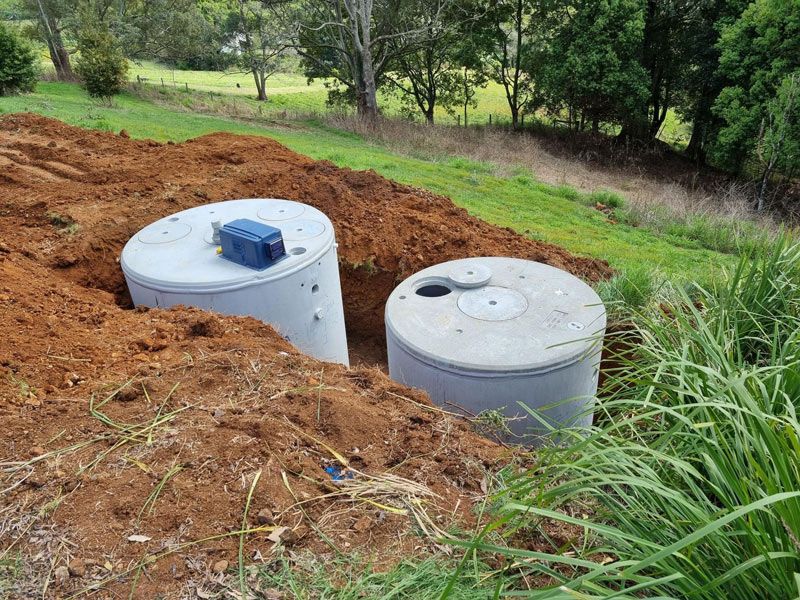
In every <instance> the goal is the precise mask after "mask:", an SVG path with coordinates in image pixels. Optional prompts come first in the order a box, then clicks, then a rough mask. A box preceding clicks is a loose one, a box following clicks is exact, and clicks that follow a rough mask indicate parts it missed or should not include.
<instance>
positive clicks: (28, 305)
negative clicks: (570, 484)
mask: <svg viewBox="0 0 800 600" xmlns="http://www.w3.org/2000/svg"><path fill="white" fill-rule="evenodd" d="M241 197H281V198H289V199H292V200H299V201H302V202H306V203H308V204H312V205H314V206H316V207H317V208H319V209H321V210H322V211H323V212H325V213H326V214H327V215H328V216H329V217H330V218H331V219H332V221H333V223H334V226H335V228H336V236H337V241H338V242H339V256H340V259H341V275H342V284H343V293H344V297H345V313H346V319H347V322H348V334H349V336H350V338H351V340H352V341H353V342H355V343H354V346H353V355H354V358H356V359H359V358H360V359H361V360H360V361H359V360H357V361H356V362H358V363H359V366H356V367H353V368H351V369H346V368H343V367H340V366H337V365H331V364H325V363H320V362H318V361H315V360H313V359H311V358H308V357H306V356H303V355H302V354H299V353H298V352H296V351H295V350H294V349H293V348H292V347H291V346H290V345H289V344H288V343H287V342H285V341H284V340H282V339H281V338H280V337H279V336H278V335H277V334H275V332H274V331H273V330H272V329H271V328H270V327H269V326H267V325H264V324H262V323H259V322H257V321H255V320H253V319H249V318H235V317H220V316H216V315H213V314H210V313H204V312H202V311H197V310H193V309H173V310H166V311H165V310H150V311H139V310H129V308H130V306H129V305H130V302H129V299H128V297H127V294H126V291H125V287H124V280H123V277H122V273H121V271H120V269H119V265H118V262H117V260H118V256H119V254H120V251H121V249H122V246H123V245H124V243H125V242H126V241H127V240H128V238H129V237H131V235H133V234H134V233H135V232H136V231H137V230H138V229H140V228H141V227H143V226H145V225H147V224H148V223H150V222H151V221H153V220H156V219H158V218H160V217H163V216H165V215H168V214H170V213H173V212H176V211H179V210H183V209H186V208H189V207H192V206H196V205H198V204H203V203H208V202H215V201H219V200H225V199H232V198H241ZM480 255H484V256H486V255H489V256H492V255H495V256H496V255H501V256H502V255H507V256H517V257H522V258H528V259H532V260H537V261H540V262H545V263H548V264H551V265H554V266H557V267H561V268H564V269H566V270H568V271H571V272H573V273H575V274H576V275H579V276H581V277H583V278H585V279H587V280H597V279H599V278H602V277H605V276H607V275H608V274H609V273H610V269H609V267H608V265H606V264H605V263H603V262H600V261H595V260H591V259H585V258H577V257H574V256H572V255H570V254H569V253H567V252H566V251H564V250H562V249H560V248H558V247H555V246H552V245H548V244H543V243H539V242H535V241H531V240H528V239H526V238H523V237H521V236H519V235H517V234H515V233H514V232H512V231H510V230H507V229H500V228H497V227H494V226H491V225H488V224H486V223H484V222H482V221H480V220H478V219H475V218H473V217H470V216H469V215H468V214H467V213H466V212H465V211H464V210H463V209H460V208H457V207H456V206H454V205H453V204H452V202H451V201H450V200H449V199H447V198H444V197H441V196H436V195H434V194H431V193H429V192H426V191H424V190H419V189H415V188H411V187H408V186H403V185H400V184H397V183H394V182H392V181H388V180H386V179H383V178H382V177H380V176H378V175H377V174H375V173H373V172H370V171H367V172H358V171H350V170H347V169H339V168H337V167H335V166H334V165H332V164H330V163H328V162H315V161H312V160H310V159H308V158H306V157H303V156H300V155H298V154H295V153H293V152H290V151H289V150H287V149H286V148H284V147H283V146H281V145H279V144H277V143H276V142H274V141H271V140H268V139H264V138H259V137H243V136H234V135H228V134H215V135H209V136H205V137H202V138H199V139H196V140H191V141H188V142H186V143H183V144H158V143H155V142H149V141H133V140H130V139H127V137H123V136H115V135H112V134H107V133H99V132H91V131H84V130H81V129H77V128H73V127H69V126H67V125H64V124H62V123H60V122H58V121H53V120H49V119H45V118H42V117H37V116H32V115H10V116H5V117H3V118H1V119H0V319H1V321H0V322H1V323H2V327H3V337H2V341H1V342H0V419H1V421H0V422H1V423H2V427H3V433H2V441H1V442H0V448H2V450H0V461H2V462H0V476H1V477H2V479H0V494H1V495H0V559H8V558H9V557H12V558H13V557H15V556H20V557H22V559H23V560H21V561H19V562H17V563H14V564H15V565H16V566H15V567H14V569H13V577H12V576H11V575H8V573H6V574H5V575H4V574H3V573H0V580H2V579H3V576H7V577H10V578H11V579H9V580H12V579H13V581H14V582H15V583H14V584H13V585H14V587H13V589H12V590H11V591H10V592H9V593H10V595H11V597H29V596H31V595H35V596H36V597H41V596H43V595H44V596H52V597H69V596H70V595H73V594H76V593H79V592H81V591H82V590H85V589H86V588H87V587H89V586H92V585H100V586H101V587H102V588H103V590H104V591H103V592H101V593H100V597H106V596H104V595H103V594H114V595H115V597H117V596H128V595H132V597H136V598H155V597H165V598H168V597H176V598H177V597H184V596H190V595H192V594H198V595H199V596H200V597H209V596H208V594H209V593H211V592H213V591H214V590H217V591H219V590H220V589H223V590H224V589H225V587H226V586H229V587H230V586H233V587H236V586H237V585H238V584H236V583H231V582H235V576H233V577H232V576H231V572H232V571H235V567H236V561H237V550H238V544H239V536H238V535H235V532H236V531H238V530H240V529H241V527H242V523H243V518H244V513H245V504H246V499H247V495H248V491H249V490H250V489H251V485H252V482H253V480H254V477H255V475H256V473H257V472H260V473H261V475H260V479H259V480H258V482H257V485H256V486H255V487H254V488H253V495H252V504H251V506H250V507H249V511H248V517H247V520H246V525H247V526H249V527H259V526H263V527H265V529H264V530H261V531H255V532H252V533H250V534H249V535H248V536H247V537H246V540H245V542H246V543H245V559H246V561H247V562H248V563H252V562H253V561H254V560H255V561H256V562H259V561H262V560H263V561H269V560H270V558H271V557H272V556H273V555H274V553H275V552H278V551H280V549H281V548H285V549H289V550H291V551H293V552H300V551H301V550H308V551H311V552H314V553H317V554H318V555H319V556H321V557H328V556H335V555H336V553H337V552H341V553H345V554H350V553H354V552H357V553H360V554H362V555H364V556H367V557H370V558H371V559H372V560H373V561H374V562H375V563H376V565H377V566H379V567H380V566H388V565H390V564H392V563H393V562H396V561H397V560H398V558H399V557H401V556H403V555H408V554H414V553H420V552H424V551H426V550H428V549H430V548H431V547H432V546H433V542H432V541H431V538H430V537H428V536H425V535H424V533H422V527H426V528H428V529H429V531H430V530H432V529H433V528H434V527H438V528H440V529H442V530H447V529H449V528H453V527H458V528H461V529H464V528H469V527H474V526H476V523H475V513H474V511H473V508H474V503H475V502H476V501H479V499H480V497H481V495H482V490H483V489H485V485H484V483H483V482H484V473H485V472H486V470H487V469H491V468H492V467H493V466H495V465H497V464H498V462H499V461H502V460H503V459H504V455H505V453H506V451H505V450H504V449H503V448H501V447H499V446H497V445H496V444H494V443H492V442H490V441H488V440H486V439H485V438H483V437H480V436H479V435H477V434H475V433H474V432H473V431H472V430H471V429H470V427H469V425H468V424H466V423H464V422H461V421H457V420H453V419H451V418H449V417H448V416H447V415H445V414H443V413H441V412H439V411H437V410H435V409H433V408H430V407H429V406H430V405H429V403H428V400H427V398H426V396H425V395H424V394H422V393H419V392H415V391H412V390H409V389H407V388H404V387H402V386H399V385H397V384H394V383H393V382H391V381H390V380H389V379H388V378H387V377H386V376H385V375H384V373H383V372H382V371H381V370H380V369H379V368H377V367H375V366H370V365H369V364H366V363H367V362H368V360H367V359H373V361H374V359H376V358H378V359H379V357H380V355H381V352H382V350H381V349H382V348H383V319H382V315H383V304H384V301H385V299H386V297H387V296H388V295H389V292H390V291H391V289H392V288H393V286H394V285H395V284H396V283H397V282H398V281H399V280H401V279H402V278H403V277H405V276H407V275H409V274H411V273H413V272H415V271H418V270H419V269H422V268H424V267H426V266H429V265H431V264H434V263H437V262H442V261H445V260H450V259H454V258H461V257H466V256H480ZM337 455H342V457H343V458H344V459H346V460H347V462H348V463H349V464H350V466H351V467H353V468H354V469H357V470H358V471H359V474H357V475H356V477H355V479H354V480H352V481H355V482H364V483H366V482H367V481H368V476H372V477H376V478H378V480H375V481H372V484H371V486H366V485H365V486H364V490H362V491H361V492H360V494H359V495H355V494H354V492H353V493H351V494H350V495H342V494H339V495H338V496H329V497H326V498H320V497H321V496H323V495H325V494H330V493H332V492H341V486H340V485H339V484H336V483H334V482H332V481H331V476H330V475H329V474H328V473H326V472H325V471H324V468H325V467H330V466H334V465H335V464H336V461H337ZM361 473H364V474H367V475H362V474H361ZM387 476H397V477H402V478H405V479H407V480H410V481H413V482H416V483H417V484H421V485H422V486H424V487H425V488H427V490H429V491H430V493H431V495H429V496H425V495H424V488H423V490H422V491H420V490H417V491H416V492H415V493H414V496H413V497H412V496H410V495H408V494H407V493H406V492H403V489H406V488H407V487H408V485H409V484H407V483H403V482H400V483H398V482H394V484H393V487H392V490H393V491H392V492H391V493H389V494H388V495H386V496H379V495H376V490H377V484H378V483H382V484H385V483H386V481H387V480H386V478H387ZM404 494H405V495H404ZM413 498H418V499H421V500H422V504H420V505H417V504H413V502H412V499H413ZM409 506H414V507H417V506H421V507H422V508H421V510H422V512H420V513H418V516H417V517H414V514H413V512H411V511H409ZM402 511H406V513H407V514H400V513H401V512H402ZM259 513H260V514H261V518H260V520H259V519H257V515H259ZM268 513H269V514H268ZM270 514H271V515H272V517H270ZM428 517H430V519H431V521H430V522H428V521H427V520H426V519H427V518H428ZM420 519H421V521H420ZM273 527H281V528H283V527H285V528H288V529H287V530H278V532H277V533H276V532H274V531H272V530H271V529H270V528H273ZM281 532H282V533H281ZM412 532H413V533H416V534H417V535H408V534H409V533H412ZM278 533H281V535H278ZM132 535H139V536H144V537H142V538H133V540H134V541H131V540H130V539H129V538H130V536H132ZM270 535H271V536H272V538H273V539H269V537H268V536H270ZM554 535H563V532H561V533H559V532H558V531H556V532H554ZM207 538H213V539H210V540H209V539H207ZM278 538H279V539H280V541H279V542H278V543H276V541H275V540H276V539H278ZM137 539H138V540H143V541H135V540H137ZM199 540H203V541H202V542H198V543H192V542H197V541H199ZM0 563H2V560H0ZM226 563H227V567H228V569H227V570H226V569H225V567H226ZM67 565H69V566H70V569H69V572H67V569H65V568H64V567H66V566H67ZM249 583H250V585H252V586H254V587H255V586H257V582H255V580H253V578H250V579H249ZM1 585H2V584H0V586H1ZM131 590H133V592H131ZM0 592H3V590H0ZM95 593H97V592H95ZM108 597H111V596H108ZM192 597H194V596H192ZM287 597H288V596H287Z"/></svg>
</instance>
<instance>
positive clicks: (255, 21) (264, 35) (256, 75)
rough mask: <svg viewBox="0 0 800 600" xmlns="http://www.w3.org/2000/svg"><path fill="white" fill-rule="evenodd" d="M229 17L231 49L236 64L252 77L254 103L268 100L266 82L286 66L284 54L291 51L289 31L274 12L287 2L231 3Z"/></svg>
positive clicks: (250, 0) (248, 0)
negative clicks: (255, 94) (235, 55)
mask: <svg viewBox="0 0 800 600" xmlns="http://www.w3.org/2000/svg"><path fill="white" fill-rule="evenodd" d="M234 2H235V10H234V11H233V12H231V14H230V17H229V26H228V33H229V35H230V40H231V42H230V43H231V45H232V46H233V47H234V49H235V51H236V52H237V53H238V60H237V64H238V65H239V67H240V68H242V69H243V70H244V71H246V72H248V73H251V74H252V75H253V79H254V81H255V84H256V91H257V99H258V100H261V101H264V100H266V99H267V79H268V78H269V77H271V76H272V75H274V74H275V73H277V72H279V71H280V70H282V68H284V66H285V62H286V61H285V59H286V51H287V49H288V48H290V47H291V31H290V30H289V29H288V28H287V26H286V23H285V20H284V19H282V18H281V17H282V16H281V15H279V14H278V13H277V12H276V10H274V9H277V8H280V7H281V6H282V5H284V4H286V2H281V1H276V0H273V1H269V0H234Z"/></svg>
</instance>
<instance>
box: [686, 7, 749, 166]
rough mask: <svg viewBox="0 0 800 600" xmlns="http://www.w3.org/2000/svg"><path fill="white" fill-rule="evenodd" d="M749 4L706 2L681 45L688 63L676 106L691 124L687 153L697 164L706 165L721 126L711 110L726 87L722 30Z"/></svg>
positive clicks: (687, 29) (689, 27) (687, 30)
mask: <svg viewBox="0 0 800 600" xmlns="http://www.w3.org/2000/svg"><path fill="white" fill-rule="evenodd" d="M746 4H747V0H707V1H706V2H704V3H702V4H701V5H700V7H699V10H698V12H697V13H696V18H695V19H694V20H693V21H692V22H691V23H690V24H689V26H688V27H687V28H686V30H685V36H684V38H683V39H682V42H681V43H682V45H683V48H684V57H685V59H686V60H685V62H684V63H683V65H682V66H681V69H682V74H681V77H680V85H679V86H678V88H677V90H676V94H675V97H674V102H673V105H674V108H675V110H676V112H677V113H678V115H679V116H680V117H681V119H682V120H683V121H684V122H686V123H691V124H692V133H691V136H690V138H689V144H688V146H687V148H686V154H687V156H689V157H690V158H692V159H694V160H695V161H696V162H697V164H698V165H703V164H705V162H706V154H707V151H708V146H709V144H710V143H711V142H712V141H713V140H714V138H715V137H716V134H717V131H718V130H719V127H720V125H721V122H720V119H719V118H718V117H717V116H716V115H715V114H714V113H713V111H712V110H711V109H712V106H713V105H714V102H715V101H716V99H717V97H718V96H719V93H720V91H721V90H722V88H723V85H724V82H723V80H722V78H721V77H720V76H719V73H718V67H719V56H720V51H719V48H718V46H717V43H718V42H719V37H720V33H721V32H722V30H723V29H724V28H725V27H726V26H729V25H730V24H732V23H733V22H734V21H735V20H736V18H738V17H739V15H741V13H742V11H743V10H744V7H745V6H746Z"/></svg>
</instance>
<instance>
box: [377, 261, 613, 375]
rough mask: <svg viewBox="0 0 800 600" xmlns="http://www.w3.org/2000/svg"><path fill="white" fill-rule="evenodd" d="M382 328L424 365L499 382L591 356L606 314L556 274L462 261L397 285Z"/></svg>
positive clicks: (527, 266) (583, 287) (529, 266)
mask: <svg viewBox="0 0 800 600" xmlns="http://www.w3.org/2000/svg"><path fill="white" fill-rule="evenodd" d="M469 272H471V274H470V275H467V273H469ZM487 274H488V275H489V276H488V278H487V277H486V275H487ZM462 276H463V279H462ZM470 278H472V279H470ZM464 281H466V285H464V284H463V282H464ZM476 281H480V283H476ZM386 326H387V328H388V330H389V335H391V336H393V337H394V338H395V339H396V340H397V342H398V344H400V345H401V346H402V347H403V348H405V349H406V350H407V351H408V352H410V353H411V354H412V355H414V356H416V357H417V358H418V359H420V360H422V361H423V362H425V363H427V364H432V365H436V366H438V367H440V368H443V369H454V370H460V371H470V372H472V371H478V372H487V375H488V374H497V375H502V374H505V373H531V372H541V371H549V370H552V369H556V368H559V367H561V366H564V365H567V364H571V363H573V362H575V361H577V360H580V359H581V358H582V357H584V356H587V355H589V354H595V353H597V352H598V351H599V350H600V344H601V338H602V334H603V332H604V331H605V326H606V311H605V307H604V306H603V303H602V302H601V300H600V298H599V297H598V295H597V294H596V293H595V292H594V290H593V289H592V288H591V287H589V286H588V285H587V284H586V283H584V282H583V281H581V280H580V279H578V278H577V277H575V276H573V275H571V274H569V273H567V272H566V271H562V270H561V269H556V268H555V267H551V266H548V265H544V264H541V263H537V262H532V261H528V260H521V259H517V258H494V257H484V258H468V259H462V260H455V261H450V262H447V263H442V264H439V265H434V266H432V267H429V268H427V269H425V270H423V271H420V272H419V273H416V274H415V275H412V276H411V277H409V278H408V279H406V280H405V281H403V282H402V283H401V284H400V285H399V286H397V288H395V290H394V291H393V292H392V294H391V295H390V296H389V300H388V301H387V303H386Z"/></svg>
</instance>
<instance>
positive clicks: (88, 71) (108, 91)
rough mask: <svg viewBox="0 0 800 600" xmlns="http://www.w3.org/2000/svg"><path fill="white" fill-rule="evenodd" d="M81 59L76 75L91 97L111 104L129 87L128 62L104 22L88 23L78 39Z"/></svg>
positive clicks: (89, 21)
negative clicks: (116, 96)
mask: <svg viewBox="0 0 800 600" xmlns="http://www.w3.org/2000/svg"><path fill="white" fill-rule="evenodd" d="M78 49H79V50H80V53H81V55H80V59H79V60H78V62H77V64H76V68H75V70H76V72H77V73H78V75H80V76H81V79H83V85H84V87H85V88H86V91H87V92H88V93H89V95H90V96H92V97H94V98H101V99H104V100H109V99H110V98H111V97H112V96H114V95H116V94H118V93H119V92H120V91H121V90H122V87H123V86H124V85H125V82H126V80H127V79H126V76H127V73H128V61H127V60H126V58H125V55H124V54H123V53H122V51H121V50H120V48H119V46H118V45H117V42H116V40H115V39H114V37H113V36H112V35H111V32H110V31H109V29H108V25H107V24H106V23H105V22H102V21H95V20H88V19H87V21H85V22H84V25H83V28H82V30H81V33H80V37H79V38H78Z"/></svg>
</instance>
